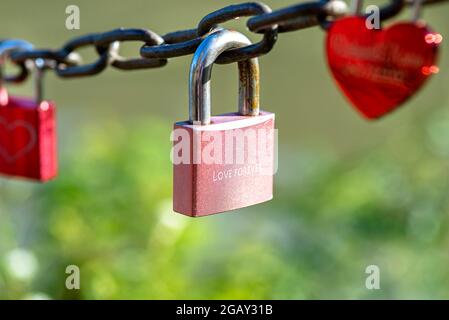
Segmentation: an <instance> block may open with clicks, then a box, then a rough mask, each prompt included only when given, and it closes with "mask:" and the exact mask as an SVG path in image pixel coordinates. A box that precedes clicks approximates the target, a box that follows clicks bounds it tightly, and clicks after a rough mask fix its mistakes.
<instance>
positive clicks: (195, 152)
mask: <svg viewBox="0 0 449 320" xmlns="http://www.w3.org/2000/svg"><path fill="white" fill-rule="evenodd" d="M250 44H251V42H250V41H249V40H248V39H247V38H246V37H245V36H243V35H242V34H240V33H238V32H235V31H229V30H220V31H217V32H215V33H212V34H211V35H209V36H208V37H206V38H205V40H204V41H203V42H202V43H201V45H200V46H199V47H198V49H197V51H196V52H195V55H194V57H193V60H192V65H191V68H190V83H189V86H190V88H189V89H190V97H189V107H190V120H189V121H184V122H178V123H175V125H174V131H173V133H172V140H173V141H174V146H173V153H172V161H173V163H174V187H173V203H174V205H173V206H174V210H175V211H176V212H179V213H182V214H185V215H188V216H193V217H196V216H205V215H210V214H215V213H219V212H224V211H229V210H234V209H238V208H242V207H246V206H250V205H254V204H258V203H262V202H265V201H268V200H271V199H272V197H273V174H274V146H275V141H274V137H275V129H274V114H273V113H269V112H264V111H259V64H258V61H257V59H255V58H254V59H250V60H246V61H242V62H239V64H238V66H239V79H240V83H239V112H238V113H229V114H223V115H218V116H211V108H210V76H211V70H212V66H213V64H214V62H215V60H216V58H217V57H218V56H219V55H220V54H221V53H222V52H223V51H225V50H228V49H232V48H237V47H242V46H247V45H250Z"/></svg>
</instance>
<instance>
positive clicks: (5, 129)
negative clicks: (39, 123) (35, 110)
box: [0, 117, 37, 163]
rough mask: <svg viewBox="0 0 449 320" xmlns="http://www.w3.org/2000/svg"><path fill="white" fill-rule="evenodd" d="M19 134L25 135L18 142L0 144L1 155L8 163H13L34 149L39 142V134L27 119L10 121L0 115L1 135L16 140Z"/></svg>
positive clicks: (9, 139)
mask: <svg viewBox="0 0 449 320" xmlns="http://www.w3.org/2000/svg"><path fill="white" fill-rule="evenodd" d="M17 135H21V136H22V137H24V138H23V139H20V141H18V142H17V144H16V143H11V144H7V145H0V157H1V158H3V160H4V161H6V162H7V163H13V162H15V161H17V160H18V159H20V158H21V157H23V156H24V155H26V154H28V153H29V152H30V151H32V150H33V149H34V147H35V145H36V143H37V134H36V130H35V128H34V127H33V126H32V125H31V124H29V123H28V122H26V121H23V120H16V121H13V122H11V123H8V121H6V120H5V119H4V118H2V117H0V136H3V137H6V140H7V141H14V140H15V139H14V137H15V136H17Z"/></svg>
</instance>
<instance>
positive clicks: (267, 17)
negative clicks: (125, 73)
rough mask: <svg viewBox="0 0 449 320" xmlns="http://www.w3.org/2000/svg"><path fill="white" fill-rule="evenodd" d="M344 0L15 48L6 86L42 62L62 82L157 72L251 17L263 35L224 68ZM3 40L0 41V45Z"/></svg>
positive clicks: (338, 9)
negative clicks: (87, 57) (15, 70)
mask: <svg viewBox="0 0 449 320" xmlns="http://www.w3.org/2000/svg"><path fill="white" fill-rule="evenodd" d="M414 1H415V0H389V3H388V4H387V5H385V6H384V7H382V8H381V10H380V18H381V20H386V19H389V18H392V17H394V16H396V15H397V14H398V13H399V12H401V10H402V9H403V8H404V6H406V5H412V4H413V3H414ZM444 1H447V0H425V1H424V2H423V5H427V4H435V3H440V2H444ZM347 10H348V9H347V5H346V3H345V2H344V1H343V0H318V1H312V2H304V3H300V4H296V5H293V6H289V7H285V8H281V9H278V10H276V11H272V10H271V8H270V7H269V6H267V5H266V4H264V3H260V2H246V3H241V4H237V5H230V6H227V7H224V8H222V9H219V10H217V11H214V12H212V13H209V14H208V15H206V16H205V17H204V18H202V19H201V21H200V22H199V23H198V25H197V27H196V28H194V29H187V30H181V31H175V32H170V33H167V34H165V35H163V36H159V35H158V34H157V33H155V32H153V31H151V30H148V29H124V28H120V29H115V30H111V31H108V32H103V33H92V34H87V35H84V36H81V37H77V38H74V39H72V40H70V41H68V42H67V43H65V44H64V45H63V46H62V48H61V49H59V50H52V49H31V50H23V51H20V50H17V51H13V52H11V53H9V54H8V57H9V59H10V60H11V61H12V62H13V63H15V64H17V65H18V66H19V68H20V73H19V74H18V75H17V76H14V77H11V76H9V77H6V76H5V77H4V81H7V82H16V83H17V82H21V81H24V80H26V78H27V76H28V69H27V61H28V62H29V61H30V60H31V61H35V60H37V59H42V60H44V61H45V62H46V66H47V68H50V69H54V71H55V72H56V74H58V75H59V76H60V77H63V78H73V77H82V76H91V75H95V74H98V73H100V72H102V71H103V70H105V69H106V68H107V67H108V66H109V65H110V66H112V67H114V68H116V69H120V70H136V69H148V68H158V67H162V66H165V65H166V64H167V59H168V58H174V57H180V56H185V55H190V54H192V53H194V52H195V50H196V49H197V47H198V46H199V45H200V43H201V41H202V40H203V39H204V37H206V36H207V35H209V34H210V33H211V32H215V31H216V30H217V29H219V28H220V25H221V24H223V23H226V22H228V21H230V20H234V19H238V18H242V17H249V19H248V21H247V23H246V26H247V27H248V29H249V30H250V31H252V32H255V33H258V34H263V38H262V40H260V41H259V42H257V43H255V44H252V45H249V46H246V47H243V48H238V49H232V50H229V51H226V52H224V53H223V54H222V55H220V57H219V58H218V60H217V63H221V64H226V63H233V62H237V61H243V60H247V59H250V58H255V57H260V56H262V55H264V54H267V53H268V52H270V51H271V50H272V49H273V47H274V45H275V43H276V41H277V38H278V33H284V32H292V31H296V30H300V29H304V28H309V27H312V26H317V25H321V26H322V27H323V28H328V27H329V25H330V24H331V23H332V21H333V20H335V19H336V18H338V17H341V16H344V15H345V14H346V13H347ZM128 41H139V42H143V43H144V44H143V46H142V47H141V48H140V56H139V57H137V58H125V57H122V56H121V55H120V54H119V47H120V43H122V42H128ZM0 42H1V41H0ZM88 46H90V47H93V48H94V49H95V51H96V53H97V54H98V58H97V60H95V61H94V62H92V63H90V64H81V58H80V55H79V54H78V53H76V51H77V50H78V49H79V48H82V47H88Z"/></svg>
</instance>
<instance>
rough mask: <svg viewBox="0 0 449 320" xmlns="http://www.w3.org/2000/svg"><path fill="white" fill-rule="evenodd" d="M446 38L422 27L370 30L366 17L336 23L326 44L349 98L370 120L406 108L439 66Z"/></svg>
mask: <svg viewBox="0 0 449 320" xmlns="http://www.w3.org/2000/svg"><path fill="white" fill-rule="evenodd" d="M441 40H442V37H441V35H439V34H437V33H433V32H432V31H430V30H429V29H428V28H427V27H426V26H424V25H422V24H418V23H407V22H403V23H397V24H394V25H392V26H391V27H389V28H387V29H368V28H367V27H366V24H365V18H363V17H347V18H343V19H339V20H337V21H335V22H334V23H333V24H332V26H331V27H330V29H329V32H328V34H327V39H326V51H327V60H328V64H329V68H330V70H331V72H332V74H333V76H334V78H335V80H336V81H337V83H338V85H339V87H340V88H341V90H342V91H343V93H344V94H345V95H346V96H347V97H348V99H349V100H350V101H351V102H352V104H353V105H354V106H355V107H356V108H357V110H358V111H359V112H361V113H362V114H363V115H364V116H365V117H367V118H368V119H376V118H380V117H382V116H383V115H385V114H387V113H389V112H391V111H393V110H395V109H396V108H397V107H398V106H400V105H401V104H402V103H404V102H405V101H406V100H407V99H408V98H410V97H411V96H412V95H413V94H414V93H416V92H417V91H418V89H419V88H421V86H422V85H423V84H424V83H425V81H426V80H427V79H428V78H429V76H430V75H431V74H432V73H436V72H438V67H437V66H436V60H437V53H438V50H437V49H438V45H439V43H440V42H441Z"/></svg>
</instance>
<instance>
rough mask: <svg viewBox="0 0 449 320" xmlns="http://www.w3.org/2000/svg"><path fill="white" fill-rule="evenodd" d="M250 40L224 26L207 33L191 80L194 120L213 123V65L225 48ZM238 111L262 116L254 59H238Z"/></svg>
mask: <svg viewBox="0 0 449 320" xmlns="http://www.w3.org/2000/svg"><path fill="white" fill-rule="evenodd" d="M250 44H251V41H250V40H249V39H248V38H247V37H245V36H244V35H243V34H241V33H239V32H237V31H230V30H225V29H221V30H219V31H216V32H214V33H212V34H211V35H209V36H207V37H206V38H205V39H204V40H203V41H202V42H201V44H200V46H199V47H198V49H197V50H196V51H195V54H194V55H193V59H192V64H191V66H190V79H189V116H190V117H189V119H190V122H191V123H194V124H201V125H207V124H210V122H211V97H210V79H211V73H212V66H213V65H214V62H215V60H216V59H217V57H218V56H219V55H220V54H221V53H222V52H224V51H226V50H229V49H234V48H240V47H245V46H248V45H250ZM238 69H239V110H238V111H239V113H240V114H241V115H245V116H257V115H259V62H258V59H257V58H252V59H248V60H244V61H240V62H238Z"/></svg>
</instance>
